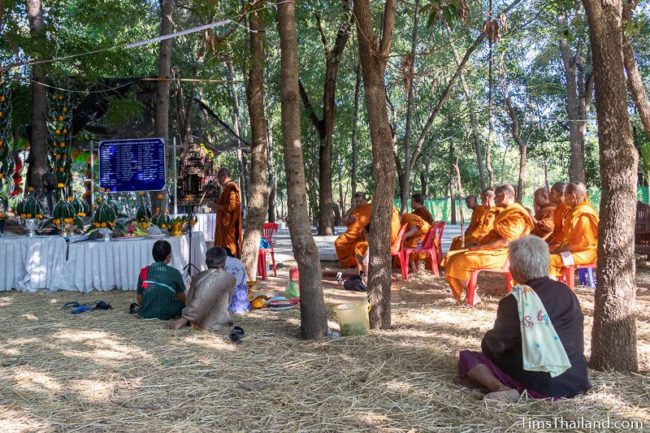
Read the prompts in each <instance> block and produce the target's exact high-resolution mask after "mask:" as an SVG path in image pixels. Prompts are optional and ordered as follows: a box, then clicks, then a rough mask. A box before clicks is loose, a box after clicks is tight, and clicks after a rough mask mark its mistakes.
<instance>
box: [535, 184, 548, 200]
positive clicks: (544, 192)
mask: <svg viewBox="0 0 650 433" xmlns="http://www.w3.org/2000/svg"><path fill="white" fill-rule="evenodd" d="M550 193H551V191H550V190H549V189H548V188H547V187H545V186H543V187H541V188H537V189H536V190H535V197H537V196H539V197H548V196H549V194H550Z"/></svg>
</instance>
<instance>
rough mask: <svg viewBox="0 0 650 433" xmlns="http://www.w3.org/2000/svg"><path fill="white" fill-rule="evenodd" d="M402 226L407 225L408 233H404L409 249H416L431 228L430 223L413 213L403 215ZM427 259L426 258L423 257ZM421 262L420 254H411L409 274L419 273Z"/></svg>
mask: <svg viewBox="0 0 650 433" xmlns="http://www.w3.org/2000/svg"><path fill="white" fill-rule="evenodd" d="M401 223H402V225H404V224H407V225H408V227H407V228H406V232H405V233H404V239H405V241H404V244H405V245H406V246H407V247H408V248H416V247H417V246H418V242H422V241H423V240H424V237H425V236H426V234H427V232H428V231H429V229H430V228H431V226H430V225H429V223H427V222H426V221H424V220H423V219H422V218H420V217H419V216H417V215H415V214H412V213H405V214H403V215H402V221H401ZM423 258H424V259H426V257H423ZM419 261H420V254H418V253H411V254H410V257H409V272H412V273H417V272H418V262H419Z"/></svg>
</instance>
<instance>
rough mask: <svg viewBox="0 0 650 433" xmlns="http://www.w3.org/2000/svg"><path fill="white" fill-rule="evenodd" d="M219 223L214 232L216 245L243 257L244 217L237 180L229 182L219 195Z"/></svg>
mask: <svg viewBox="0 0 650 433" xmlns="http://www.w3.org/2000/svg"><path fill="white" fill-rule="evenodd" d="M217 204H218V205H221V206H222V208H221V209H220V210H217V225H216V227H215V233H214V245H215V246H217V247H227V248H228V249H229V250H230V252H231V253H232V254H233V255H235V256H236V257H241V246H242V217H241V199H240V193H239V187H238V186H237V184H236V183H235V182H232V181H230V182H228V183H227V184H226V185H224V187H223V191H222V192H221V195H220V196H219V201H218V202H217Z"/></svg>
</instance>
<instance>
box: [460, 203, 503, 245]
mask: <svg viewBox="0 0 650 433" xmlns="http://www.w3.org/2000/svg"><path fill="white" fill-rule="evenodd" d="M499 212H500V209H499V208H498V207H496V206H492V207H490V208H486V207H483V206H480V207H477V208H476V209H474V211H473V212H472V219H471V220H470V223H469V227H467V231H465V244H467V243H468V242H473V243H476V244H478V243H479V242H480V241H481V239H483V238H484V237H485V236H486V235H487V234H488V233H490V231H492V229H493V228H494V220H495V219H496V216H497V215H498V214H499ZM474 215H476V219H475V218H474ZM460 245H461V238H460V236H456V237H455V238H454V239H453V240H452V241H451V247H450V248H449V251H454V250H458V249H460Z"/></svg>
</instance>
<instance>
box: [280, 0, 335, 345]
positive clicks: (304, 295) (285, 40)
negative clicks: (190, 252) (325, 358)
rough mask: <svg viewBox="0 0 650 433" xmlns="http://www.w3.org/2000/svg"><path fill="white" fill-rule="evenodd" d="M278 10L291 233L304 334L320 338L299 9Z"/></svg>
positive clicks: (322, 320)
mask: <svg viewBox="0 0 650 433" xmlns="http://www.w3.org/2000/svg"><path fill="white" fill-rule="evenodd" d="M277 7H278V33H279V34H280V52H281V54H280V57H281V66H280V73H281V76H282V80H281V83H280V98H281V106H282V145H283V149H284V167H285V171H286V177H287V201H288V208H289V215H288V222H289V231H290V234H291V243H292V245H293V255H294V257H295V258H296V260H297V262H298V270H299V273H300V299H301V302H300V331H301V335H302V337H303V338H319V337H323V336H325V335H326V334H327V315H326V312H325V300H324V299H323V289H322V287H321V267H320V257H319V255H318V248H316V243H315V242H314V238H313V237H312V235H311V224H310V222H309V215H308V212H307V201H306V197H307V191H306V187H305V171H304V167H305V165H304V160H303V156H302V144H301V141H300V105H299V104H300V100H299V98H300V96H299V93H300V90H299V88H298V87H299V86H298V77H299V70H298V41H297V37H296V15H295V13H296V12H295V8H296V6H295V3H294V1H290V0H278V2H277Z"/></svg>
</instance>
